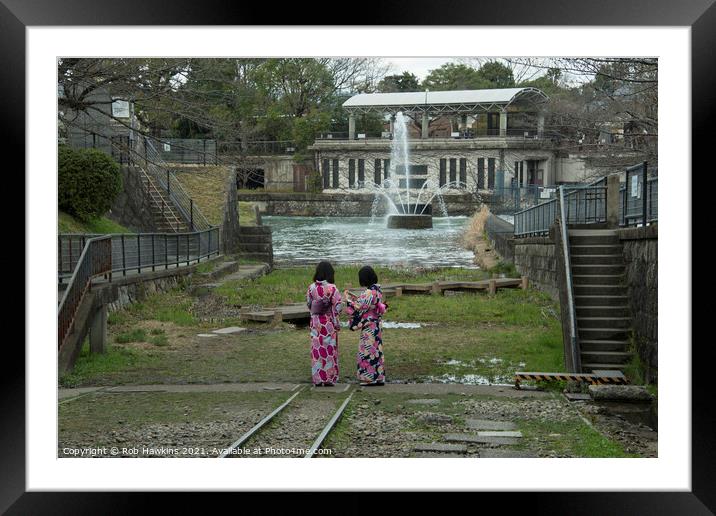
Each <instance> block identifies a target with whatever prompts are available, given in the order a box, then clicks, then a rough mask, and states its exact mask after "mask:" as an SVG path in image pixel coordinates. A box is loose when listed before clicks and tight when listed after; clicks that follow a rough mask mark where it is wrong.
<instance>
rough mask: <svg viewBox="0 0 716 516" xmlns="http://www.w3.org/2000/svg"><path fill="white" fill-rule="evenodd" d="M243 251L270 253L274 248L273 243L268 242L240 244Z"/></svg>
mask: <svg viewBox="0 0 716 516" xmlns="http://www.w3.org/2000/svg"><path fill="white" fill-rule="evenodd" d="M239 249H240V252H241V253H268V252H271V251H272V250H273V245H272V244H271V243H267V244H241V245H240V246H239Z"/></svg>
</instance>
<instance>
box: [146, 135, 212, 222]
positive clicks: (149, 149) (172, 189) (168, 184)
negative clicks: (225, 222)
mask: <svg viewBox="0 0 716 516" xmlns="http://www.w3.org/2000/svg"><path fill="white" fill-rule="evenodd" d="M136 141H137V145H139V142H140V141H141V142H142V143H143V145H144V153H143V154H142V153H140V152H137V154H139V155H140V156H141V155H143V156H144V162H145V167H144V169H145V171H146V172H147V173H148V174H151V176H152V178H153V179H154V180H155V181H157V182H158V183H159V185H160V186H161V187H162V190H163V191H164V192H166V194H167V196H168V197H169V199H170V200H171V201H172V203H173V204H174V206H175V207H176V208H177V210H178V211H179V212H180V213H181V215H182V217H184V219H185V221H186V222H187V223H188V224H189V227H190V229H191V230H192V231H196V230H199V231H202V230H205V229H209V228H211V227H212V225H211V224H209V221H208V220H207V219H206V217H205V216H204V214H203V213H202V212H201V210H200V209H199V208H198V207H197V206H194V201H193V200H192V198H191V197H189V194H187V193H186V191H185V190H184V188H183V187H182V185H181V182H180V181H179V180H178V179H177V178H176V176H175V174H174V173H173V172H171V171H170V170H169V168H168V166H167V164H166V162H165V161H164V159H163V158H162V157H161V155H160V154H159V152H158V151H157V149H156V148H155V147H154V145H153V144H152V142H151V140H150V139H149V138H147V137H146V136H142V137H141V138H137V140H136Z"/></svg>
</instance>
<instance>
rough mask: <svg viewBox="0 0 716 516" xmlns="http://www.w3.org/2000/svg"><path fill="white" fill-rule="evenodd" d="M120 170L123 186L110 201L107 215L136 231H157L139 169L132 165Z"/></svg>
mask: <svg viewBox="0 0 716 516" xmlns="http://www.w3.org/2000/svg"><path fill="white" fill-rule="evenodd" d="M120 171H121V174H122V183H123V188H122V191H121V192H120V193H119V195H117V197H116V198H115V200H114V202H113V203H112V207H111V208H110V211H109V213H108V214H107V216H108V217H109V219H111V220H113V221H114V222H117V223H118V224H121V225H122V226H124V227H126V228H127V229H129V230H130V231H133V232H136V233H152V232H155V231H159V229H158V227H157V224H156V221H155V220H154V217H153V216H152V209H151V204H150V198H149V194H147V191H146V190H145V188H144V184H142V178H141V176H140V175H139V170H138V169H136V168H134V167H121V168H120Z"/></svg>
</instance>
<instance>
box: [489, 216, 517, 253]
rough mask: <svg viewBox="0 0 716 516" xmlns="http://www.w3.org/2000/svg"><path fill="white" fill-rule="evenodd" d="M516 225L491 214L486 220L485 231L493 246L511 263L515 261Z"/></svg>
mask: <svg viewBox="0 0 716 516" xmlns="http://www.w3.org/2000/svg"><path fill="white" fill-rule="evenodd" d="M514 230H515V227H514V226H513V225H512V224H510V223H509V222H507V221H506V220H503V219H501V218H500V217H497V216H496V215H493V214H490V216H489V217H488V218H487V221H486V222H485V232H486V233H487V239H488V240H489V241H490V244H491V245H492V248H493V249H494V250H495V251H497V254H499V255H500V257H501V258H502V259H503V260H504V261H506V262H509V263H514V262H515V237H514Z"/></svg>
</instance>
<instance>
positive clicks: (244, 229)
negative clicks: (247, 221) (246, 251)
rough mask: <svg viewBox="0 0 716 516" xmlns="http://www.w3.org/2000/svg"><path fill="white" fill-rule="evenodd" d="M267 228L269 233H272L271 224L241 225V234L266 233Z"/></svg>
mask: <svg viewBox="0 0 716 516" xmlns="http://www.w3.org/2000/svg"><path fill="white" fill-rule="evenodd" d="M267 228H268V229H269V231H268V233H271V231H270V227H269V226H240V229H239V234H240V235H265V234H266V233H267Z"/></svg>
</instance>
